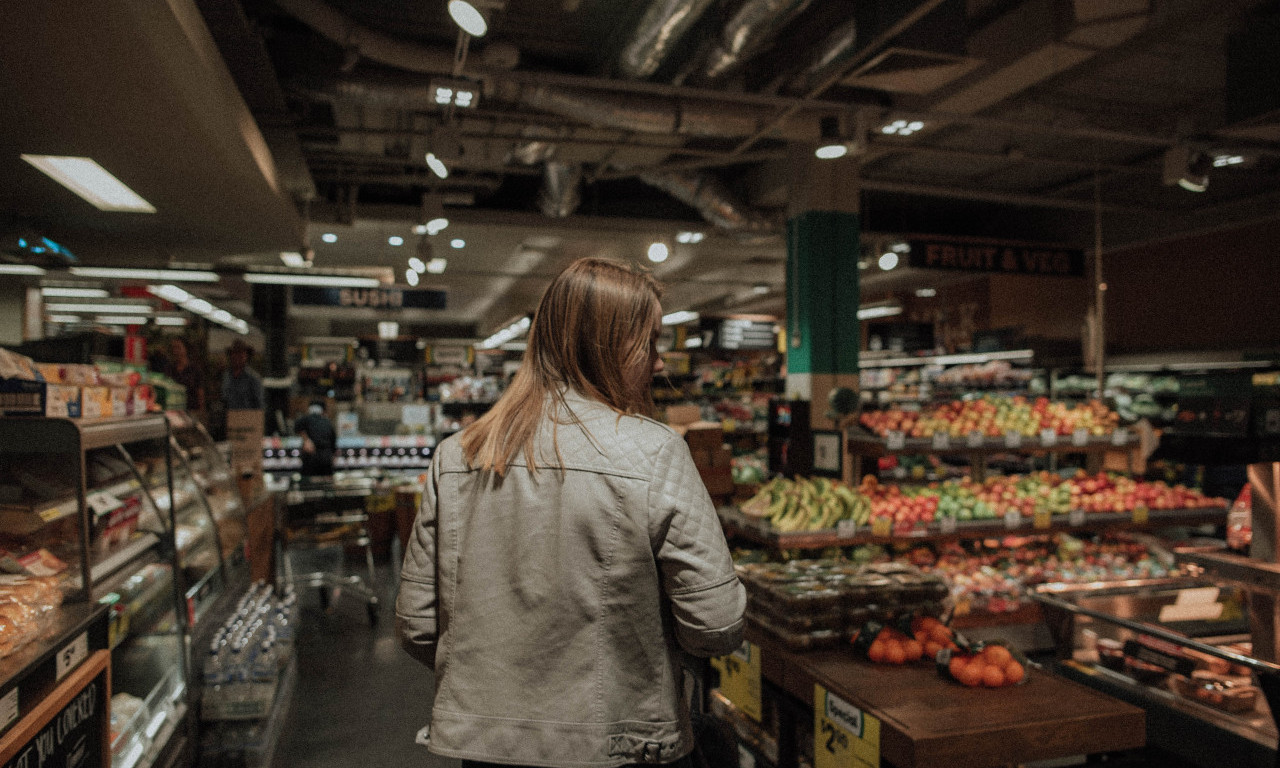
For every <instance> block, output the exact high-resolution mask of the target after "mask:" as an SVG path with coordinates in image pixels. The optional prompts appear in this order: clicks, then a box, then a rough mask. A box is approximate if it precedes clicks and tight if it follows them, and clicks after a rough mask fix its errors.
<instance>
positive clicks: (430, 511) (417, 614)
mask: <svg viewBox="0 0 1280 768" xmlns="http://www.w3.org/2000/svg"><path fill="white" fill-rule="evenodd" d="M438 464H439V462H432V465H431V470H430V471H429V472H428V474H427V484H426V488H425V489H424V490H423V493H422V507H421V508H420V509H419V510H418V517H417V519H416V520H415V521H414V523H413V531H412V533H411V534H410V536H409V546H408V548H407V549H406V551H405V553H404V564H403V565H402V566H401V568H400V591H399V594H397V595H396V634H397V636H399V638H400V645H401V647H402V648H404V649H405V650H406V651H407V652H408V653H409V655H410V656H412V657H414V658H415V659H417V660H418V661H420V662H422V663H423V664H425V665H427V667H428V668H430V669H431V670H433V671H434V670H435V666H436V641H437V639H438V637H437V632H436V602H437V597H436V520H437V518H436V501H437V499H438V498H439V495H438V494H439V480H440V475H439V471H438Z"/></svg>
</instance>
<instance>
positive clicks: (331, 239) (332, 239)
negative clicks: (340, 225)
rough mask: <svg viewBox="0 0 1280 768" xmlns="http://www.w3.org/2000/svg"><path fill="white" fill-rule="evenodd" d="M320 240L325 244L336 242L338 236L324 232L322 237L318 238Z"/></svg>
mask: <svg viewBox="0 0 1280 768" xmlns="http://www.w3.org/2000/svg"><path fill="white" fill-rule="evenodd" d="M320 239H321V240H323V241H325V242H326V243H336V242H338V236H337V235H335V234H333V233H332V232H325V233H324V234H323V235H321V236H320Z"/></svg>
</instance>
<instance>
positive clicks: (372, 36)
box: [275, 0, 453, 74]
mask: <svg viewBox="0 0 1280 768" xmlns="http://www.w3.org/2000/svg"><path fill="white" fill-rule="evenodd" d="M275 3H276V5H277V6H279V7H280V9H281V10H283V11H285V12H286V13H288V14H289V15H291V16H293V17H294V18H295V19H297V20H298V21H301V22H302V23H303V24H306V25H307V26H308V27H311V29H313V30H315V32H316V33H317V34H319V35H320V36H322V37H326V38H328V39H329V40H332V41H333V42H335V43H337V44H338V45H341V46H342V47H343V48H345V49H347V50H348V51H354V52H355V53H356V54H357V55H359V56H363V57H364V58H367V59H370V60H372V61H376V62H378V63H379V64H386V65H387V66H390V67H396V68H397V69H405V70H408V71H410V72H425V73H430V74H451V73H452V72H453V49H451V48H450V49H446V48H429V47H426V46H422V45H418V44H416V43H407V42H404V41H402V40H397V39H396V38H394V37H390V36H388V35H384V34H382V33H381V32H376V31H374V30H372V29H369V28H368V27H365V26H363V25H361V24H359V23H357V22H355V21H353V20H352V19H350V18H348V17H347V16H345V15H343V14H342V13H341V12H339V11H336V10H334V9H333V8H330V7H329V6H328V5H326V4H325V3H322V2H320V0H275Z"/></svg>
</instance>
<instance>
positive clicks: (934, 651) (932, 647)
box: [924, 640, 942, 659]
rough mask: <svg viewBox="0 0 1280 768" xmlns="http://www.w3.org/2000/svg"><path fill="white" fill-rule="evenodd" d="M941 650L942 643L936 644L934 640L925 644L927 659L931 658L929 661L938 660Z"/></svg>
mask: <svg viewBox="0 0 1280 768" xmlns="http://www.w3.org/2000/svg"><path fill="white" fill-rule="evenodd" d="M941 650H942V645H941V644H940V643H935V642H934V641H932V640H930V641H929V642H927V643H925V644H924V655H925V658H929V659H934V658H937V656H938V652H939V651H941Z"/></svg>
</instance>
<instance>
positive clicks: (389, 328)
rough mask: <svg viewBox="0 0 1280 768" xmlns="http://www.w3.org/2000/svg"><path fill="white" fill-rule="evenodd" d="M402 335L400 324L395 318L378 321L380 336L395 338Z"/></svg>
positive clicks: (381, 337)
mask: <svg viewBox="0 0 1280 768" xmlns="http://www.w3.org/2000/svg"><path fill="white" fill-rule="evenodd" d="M399 335H400V324H399V323H397V322H395V321H394V320H384V321H383V322H381V323H378V338H380V339H394V338H396V337H397V336H399Z"/></svg>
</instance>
